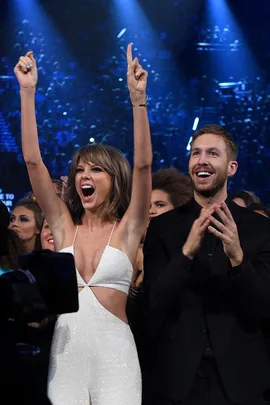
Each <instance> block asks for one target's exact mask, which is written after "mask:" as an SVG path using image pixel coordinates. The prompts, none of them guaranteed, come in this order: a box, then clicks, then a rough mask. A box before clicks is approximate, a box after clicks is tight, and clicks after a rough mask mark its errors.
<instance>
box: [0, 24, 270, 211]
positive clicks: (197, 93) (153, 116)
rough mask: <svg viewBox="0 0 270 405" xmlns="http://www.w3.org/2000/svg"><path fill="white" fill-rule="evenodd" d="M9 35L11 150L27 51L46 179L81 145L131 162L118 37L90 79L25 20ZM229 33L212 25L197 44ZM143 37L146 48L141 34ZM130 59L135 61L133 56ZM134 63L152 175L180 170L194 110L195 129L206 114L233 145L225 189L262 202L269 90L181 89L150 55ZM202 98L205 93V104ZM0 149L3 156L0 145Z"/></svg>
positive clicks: (203, 84) (6, 90)
mask: <svg viewBox="0 0 270 405" xmlns="http://www.w3.org/2000/svg"><path fill="white" fill-rule="evenodd" d="M15 33H16V38H15V40H14V46H13V49H12V50H11V52H10V54H9V55H8V56H7V55H6V56H2V58H1V73H2V75H3V76H7V78H6V79H2V80H1V82H0V96H1V99H2V100H5V102H4V103H1V105H2V116H3V118H4V120H5V122H6V124H7V126H8V130H9V131H10V133H11V135H12V136H13V137H14V138H15V140H16V143H17V145H18V146H20V110H19V96H18V91H19V89H18V86H17V83H16V81H15V79H13V78H12V76H13V72H12V69H13V65H14V64H15V62H16V60H17V57H18V56H19V55H23V54H24V53H25V52H26V51H27V50H28V49H33V50H34V53H35V56H36V60H37V64H38V71H39V84H38V90H37V96H36V109H37V120H38V130H39V140H40V147H41V151H42V153H43V159H44V161H45V163H46V165H47V167H48V168H49V170H50V172H51V175H52V177H54V178H59V177H60V176H61V175H66V174H67V171H68V169H67V168H68V164H69V162H70V160H71V156H72V154H73V152H74V150H76V149H77V148H78V147H79V146H81V145H83V144H87V143H99V142H101V143H109V144H111V145H114V146H116V147H118V148H119V149H120V150H122V151H123V152H124V153H125V155H126V157H127V158H128V159H129V161H130V162H132V155H133V143H132V136H131V133H132V121H131V120H130V108H131V106H130V103H129V101H128V97H127V89H126V81H125V75H126V65H125V45H126V44H125V38H124V37H123V38H120V39H118V40H117V41H118V42H117V44H118V52H116V53H115V54H113V53H112V54H111V56H108V57H107V58H105V59H104V60H103V62H102V63H99V65H98V69H97V71H96V73H95V76H94V77H91V74H89V73H88V74H87V68H88V66H86V67H84V68H82V66H80V65H79V63H78V62H77V61H76V58H72V56H70V55H69V54H64V52H63V53H61V52H59V47H63V46H64V45H63V44H62V42H61V40H60V37H59V38H57V39H56V40H54V42H50V40H49V36H48V35H46V34H44V33H43V32H42V30H40V31H39V30H38V29H37V27H33V24H32V22H30V21H29V20H26V19H25V20H23V21H20V23H19V24H18V25H17V28H16V29H15ZM230 34H231V31H230V27H228V26H225V27H224V29H223V28H222V29H221V28H220V27H219V26H214V27H213V29H206V30H201V31H200V35H199V38H198V39H199V40H201V41H206V40H211V41H212V40H213V41H221V42H223V41H230V40H231V39H229V38H230ZM142 35H143V36H144V40H145V41H147V40H148V39H147V38H148V37H147V35H146V32H144V33H142ZM150 39H151V38H150ZM150 39H149V41H150ZM139 41H140V38H134V42H136V43H139ZM52 43H53V46H52ZM137 53H138V54H139V55H140V53H139V50H138V51H137ZM108 55H110V53H109V52H108ZM141 59H142V63H143V64H144V65H146V66H145V67H146V68H147V69H148V70H149V76H150V78H149V82H150V84H149V89H150V94H149V100H148V105H149V117H150V123H151V128H152V140H153V150H154V163H153V170H154V171H155V170H158V169H159V168H166V167H176V168H177V169H179V170H181V171H186V168H187V164H186V163H187V150H186V147H187V143H188V140H189V137H190V136H191V135H192V125H193V121H194V118H195V117H196V116H197V115H198V114H197V112H196V110H198V109H200V114H199V115H200V123H199V125H201V124H205V123H207V122H208V121H209V120H210V118H209V117H208V116H207V114H206V113H205V111H206V109H208V110H209V108H210V109H211V110H212V115H211V121H213V120H215V121H216V123H219V124H221V125H225V126H226V127H227V128H228V129H229V131H231V132H232V134H233V135H234V136H235V138H236V141H237V142H238V144H239V146H240V156H239V163H240V174H239V175H238V176H236V178H235V179H234V181H233V183H232V185H231V187H232V189H234V190H236V189H242V188H248V189H252V190H253V191H254V192H255V193H256V194H258V195H259V196H260V197H261V198H262V199H263V200H264V201H265V202H267V203H269V202H270V193H269V191H268V190H270V184H269V179H268V176H267V175H266V173H267V169H269V168H270V167H268V165H269V163H268V162H269V159H268V155H269V146H270V145H269V142H270V141H269V140H268V139H267V133H268V130H269V114H270V113H269V101H270V87H269V85H265V83H263V81H262V80H261V81H260V80H259V78H258V79H257V80H256V82H255V83H254V82H249V83H248V86H247V85H246V81H247V79H246V78H245V79H241V78H237V81H238V86H234V88H233V90H232V92H231V93H230V94H229V95H227V96H224V93H222V92H221V91H220V88H219V84H218V83H217V81H215V80H214V79H213V78H211V77H209V78H208V80H205V76H201V77H199V78H198V77H194V79H193V80H191V81H190V82H189V84H188V85H182V84H180V83H179V80H178V78H177V73H176V71H175V72H173V71H171V72H170V74H169V75H168V72H166V74H165V73H164V72H162V71H158V70H157V69H155V57H154V56H152V59H151V57H149V58H148V59H147V61H146V59H144V56H143V55H141ZM89 64H90V61H89ZM174 74H175V77H174ZM89 77H90V80H89ZM224 80H226V78H224ZM152 88H153V90H152ZM207 94H208V95H209V94H210V97H209V98H208V100H207ZM204 96H205V97H204ZM201 100H204V101H203V102H202V101H201ZM205 100H207V101H205ZM194 102H195V103H194ZM1 147H2V151H3V150H4V148H5V145H1ZM19 149H20V148H19ZM18 159H20V156H18Z"/></svg>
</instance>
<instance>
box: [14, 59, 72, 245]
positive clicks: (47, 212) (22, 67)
mask: <svg viewBox="0 0 270 405" xmlns="http://www.w3.org/2000/svg"><path fill="white" fill-rule="evenodd" d="M14 73H15V75H16V77H17V79H18V82H19V85H20V96H21V129H22V151H23V157H24V161H25V163H26V166H27V170H28V174H29V178H30V182H31V185H32V189H33V192H34V195H35V197H36V198H37V201H38V204H39V205H40V207H41V209H42V211H43V213H44V216H45V217H46V219H47V221H48V223H49V226H50V228H51V229H52V231H53V232H54V231H55V230H57V231H58V230H60V228H61V227H62V225H63V222H64V221H63V219H67V221H69V220H70V221H71V218H70V216H69V213H68V210H67V207H66V205H65V203H64V202H63V201H62V200H61V199H60V198H59V197H58V196H57V195H56V193H55V190H54V187H53V184H52V180H51V177H50V175H49V172H48V170H47V168H46V166H45V165H44V163H43V161H42V157H41V153H40V149H39V142H38V132H37V123H36V114H35V92H36V85H37V81H38V72H37V65H36V61H35V59H34V56H33V52H27V54H26V55H25V56H21V57H20V59H19V61H18V63H17V65H16V66H15V68H14ZM64 217H65V218H64ZM60 244H61V243H60Z"/></svg>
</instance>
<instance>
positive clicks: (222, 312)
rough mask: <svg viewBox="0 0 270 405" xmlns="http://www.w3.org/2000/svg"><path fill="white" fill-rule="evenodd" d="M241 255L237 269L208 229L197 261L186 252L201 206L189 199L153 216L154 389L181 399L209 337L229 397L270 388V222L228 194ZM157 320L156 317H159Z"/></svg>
mask: <svg viewBox="0 0 270 405" xmlns="http://www.w3.org/2000/svg"><path fill="white" fill-rule="evenodd" d="M227 204H228V206H229V209H230V211H231V213H232V215H233V217H234V220H235V222H236V224H237V227H238V233H239V238H240V243H241V247H242V249H243V252H244V259H243V262H242V263H241V265H240V266H238V267H234V268H232V267H231V265H230V261H229V259H228V257H227V256H226V255H225V253H224V251H223V246H222V243H221V241H220V240H219V239H217V238H216V237H215V236H213V235H211V236H210V234H207V236H206V237H205V239H204V242H203V245H202V247H201V249H200V252H199V253H198V254H197V256H196V257H195V258H194V259H193V260H189V259H188V258H187V257H185V256H184V255H183V254H182V247H183V245H184V243H185V242H186V239H187V236H188V234H189V232H190V229H191V226H192V224H193V222H194V220H195V219H196V218H197V217H198V216H199V214H200V209H201V207H199V205H198V204H197V203H196V202H195V200H194V199H192V200H191V201H190V202H188V203H187V204H185V205H184V206H182V207H179V208H176V209H174V210H173V211H170V212H168V213H165V214H163V215H161V216H159V217H157V218H155V219H153V220H152V221H151V224H150V226H149V228H148V231H147V236H146V241H145V244H144V260H145V263H144V270H145V278H144V287H145V294H146V300H147V303H148V306H149V309H150V314H152V315H151V316H152V320H153V321H152V322H151V316H150V317H149V319H150V321H148V322H147V325H148V326H147V327H148V332H150V335H151V339H152V340H151V347H152V348H154V356H153V358H152V359H151V362H152V366H153V367H152V370H151V373H150V374H151V378H152V380H153V383H154V387H155V388H154V389H155V391H156V393H157V394H159V395H161V396H166V397H169V398H171V399H172V400H182V399H184V398H185V397H186V396H187V395H188V392H189V390H190V388H191V384H192V382H193V380H194V377H195V374H196V371H197V369H198V366H199V363H200V360H201V358H202V355H203V353H204V350H205V345H206V335H205V334H206V330H208V331H209V332H208V336H209V338H208V341H209V340H210V345H211V348H212V351H213V354H214V358H215V360H216V363H217V367H218V371H219V374H220V377H221V380H222V384H223V387H224V389H225V392H226V394H227V396H228V398H229V399H230V400H231V401H232V402H234V403H239V402H242V401H244V400H245V399H246V398H248V397H249V396H250V395H251V394H256V393H262V392H263V391H264V390H266V389H267V388H268V387H269V386H270V369H269V359H268V357H267V353H266V347H265V343H264V339H263V337H262V333H261V327H260V322H261V318H263V317H266V318H267V317H269V316H270V221H269V219H267V218H265V217H263V216H261V215H259V214H256V213H254V212H252V211H250V210H248V209H246V208H242V207H239V206H238V205H236V204H235V203H233V202H232V201H228V200H227ZM157 319H158V321H157Z"/></svg>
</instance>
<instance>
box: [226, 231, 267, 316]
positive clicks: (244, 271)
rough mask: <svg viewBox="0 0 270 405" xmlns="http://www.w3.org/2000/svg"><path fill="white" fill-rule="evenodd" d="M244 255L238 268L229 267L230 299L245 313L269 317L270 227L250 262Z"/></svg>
mask: <svg viewBox="0 0 270 405" xmlns="http://www.w3.org/2000/svg"><path fill="white" fill-rule="evenodd" d="M246 256H247V255H245V253H244V259H243V261H242V263H241V264H240V265H239V266H236V267H230V268H229V270H228V276H229V291H230V293H231V297H232V299H233V300H234V301H235V304H236V305H237V306H239V308H240V309H241V308H242V309H243V310H245V312H247V313H250V314H252V313H253V314H254V315H256V316H260V317H268V318H269V317H270V227H269V228H267V231H266V232H265V235H264V238H263V241H262V243H261V244H260V246H259V249H258V251H257V253H256V255H255V257H254V258H253V259H252V260H249V259H248V257H246Z"/></svg>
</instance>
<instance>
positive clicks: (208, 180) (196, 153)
mask: <svg viewBox="0 0 270 405" xmlns="http://www.w3.org/2000/svg"><path fill="white" fill-rule="evenodd" d="M236 170H237V162H233V161H230V160H229V156H228V150H227V145H226V143H225V140H224V139H223V138H222V137H221V136H219V135H214V134H204V135H200V136H199V137H198V138H197V139H196V140H195V141H194V143H193V144H192V149H191V154H190V159H189V175H190V177H191V180H192V183H193V186H194V189H195V191H196V192H197V193H198V194H200V195H202V196H204V197H206V198H207V197H211V196H214V195H216V194H217V193H218V192H219V191H221V190H223V189H225V188H226V187H227V179H228V177H229V176H233V175H234V174H235V172H236Z"/></svg>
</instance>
